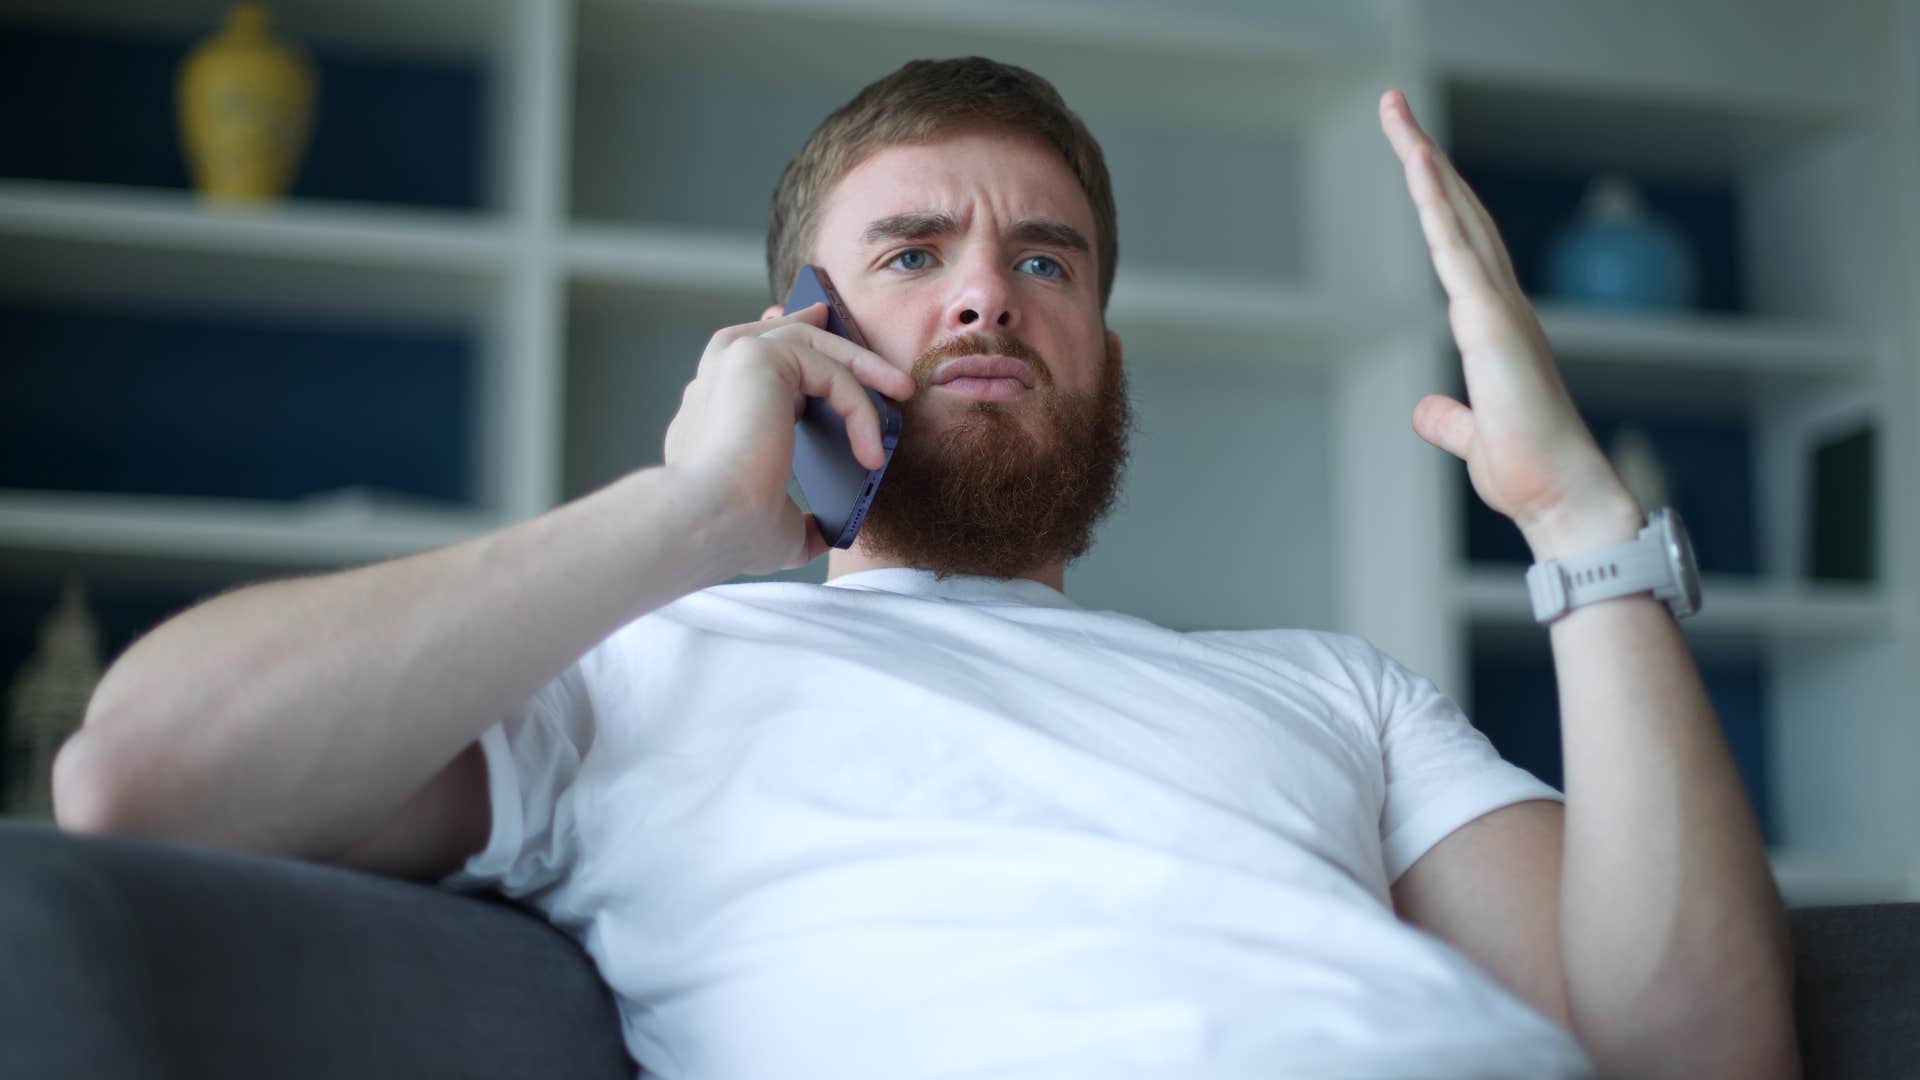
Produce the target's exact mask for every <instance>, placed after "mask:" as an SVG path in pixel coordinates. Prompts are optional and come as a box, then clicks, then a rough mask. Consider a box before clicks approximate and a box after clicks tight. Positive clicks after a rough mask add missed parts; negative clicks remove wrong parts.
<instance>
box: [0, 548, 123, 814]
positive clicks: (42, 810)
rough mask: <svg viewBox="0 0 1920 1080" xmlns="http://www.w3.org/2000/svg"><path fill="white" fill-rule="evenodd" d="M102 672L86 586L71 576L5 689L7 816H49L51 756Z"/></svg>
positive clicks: (77, 719)
mask: <svg viewBox="0 0 1920 1080" xmlns="http://www.w3.org/2000/svg"><path fill="white" fill-rule="evenodd" d="M100 672H101V667H100V630H99V627H97V626H95V625H94V621H93V616H92V615H91V614H90V613H88V611H87V599H86V589H85V587H84V586H82V585H81V583H80V581H79V579H77V578H69V579H68V580H67V583H66V585H65V586H64V587H63V588H62V589H61V591H60V602H59V604H57V605H56V606H55V607H54V609H53V613H52V614H51V615H49V616H47V620H46V621H45V622H43V623H41V624H40V645H39V647H38V648H36V649H35V650H34V652H33V655H31V656H29V657H27V661H26V663H24V664H22V665H20V672H19V674H18V675H16V676H15V677H14V680H13V685H12V687H10V688H9V689H8V691H7V732H6V735H7V742H6V763H7V774H6V807H5V809H6V812H7V813H8V814H18V815H28V816H34V817H52V816H53V756H54V754H55V753H57V752H58V751H59V749H60V744H61V743H62V742H63V741H65V740H66V737H67V736H68V735H69V734H70V733H72V732H73V731H75V730H77V729H78V728H79V727H80V721H81V720H82V719H83V718H84V717H85V716H86V713H87V700H88V699H89V698H91V697H92V696H93V688H94V687H95V686H96V685H98V684H99V682H100Z"/></svg>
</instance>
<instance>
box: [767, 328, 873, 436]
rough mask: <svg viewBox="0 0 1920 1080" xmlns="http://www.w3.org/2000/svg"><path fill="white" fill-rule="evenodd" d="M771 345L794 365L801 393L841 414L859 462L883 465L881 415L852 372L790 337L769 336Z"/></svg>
mask: <svg viewBox="0 0 1920 1080" xmlns="http://www.w3.org/2000/svg"><path fill="white" fill-rule="evenodd" d="M829 336H831V335H829ZM772 344H774V345H775V346H776V347H778V348H779V349H780V351H781V353H782V354H783V355H784V356H786V357H787V359H788V361H789V362H790V363H791V364H792V365H793V368H794V373H795V375H796V382H797V384H798V388H799V390H800V392H801V393H802V394H806V395H808V396H809V397H817V398H824V399H825V400H826V402H827V407H828V408H830V409H832V410H833V411H834V412H836V413H839V414H840V419H841V420H842V422H844V423H845V424H846V426H847V438H848V440H849V441H851V442H852V443H853V456H854V457H855V458H857V459H858V460H859V461H860V464H862V465H865V466H866V467H867V468H869V469H878V468H880V467H881V466H882V465H885V464H886V463H887V452H886V449H885V447H883V446H882V445H881V444H880V414H879V413H878V412H877V411H875V409H874V407H873V400H872V399H871V398H869V397H867V392H866V390H865V389H864V388H862V386H861V384H860V381H859V380H858V379H856V378H854V376H853V372H852V371H851V370H849V369H848V368H847V367H846V366H845V365H844V364H841V363H839V362H838V361H836V360H834V359H833V358H832V357H829V356H825V355H822V354H821V353H819V352H816V351H814V350H813V349H810V348H807V347H805V344H803V343H802V342H799V341H796V340H793V339H792V338H791V337H785V338H776V339H772ZM849 344H851V343H850V342H849Z"/></svg>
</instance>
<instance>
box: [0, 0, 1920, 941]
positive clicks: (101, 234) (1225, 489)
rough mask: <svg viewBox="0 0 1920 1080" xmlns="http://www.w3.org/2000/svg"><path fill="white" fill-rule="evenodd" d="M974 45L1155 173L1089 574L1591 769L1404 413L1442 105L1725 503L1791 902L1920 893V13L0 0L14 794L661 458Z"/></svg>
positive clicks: (1604, 381) (1499, 195)
mask: <svg viewBox="0 0 1920 1080" xmlns="http://www.w3.org/2000/svg"><path fill="white" fill-rule="evenodd" d="M967 54H981V55H987V56H992V57H995V58H998V59H1002V60H1007V61H1010V62H1014V63H1018V64H1022V65H1025V66H1027V67H1030V68H1032V69H1034V70H1035V71H1038V72H1039V73H1041V74H1043V75H1045V76H1047V77H1048V78H1049V79H1051V80H1052V81H1053V82H1054V83H1055V84H1056V85H1057V86H1058V87H1059V88H1060V89H1061V91H1062V92H1063V94H1064V95H1065V97H1066V99H1067V101H1068V103H1069V104H1070V105H1071V106H1073V107H1074V108H1075V110H1076V111H1078V112H1079V113H1080V114H1081V116H1082V117H1083V118H1084V119H1085V120H1086V121H1087V123H1088V124H1089V126H1090V127H1091V128H1092V130H1093V132H1094V134H1095V135H1096V136H1097V137H1098V138H1100V139H1101V141H1102V143H1103V145H1104V147H1105V150H1106V153H1107V157H1108V162H1109V165H1110V167H1111V168H1112V171H1113V178H1114V186H1115V190H1116V195H1117V197H1118V201H1119V205H1120V210H1121V213H1120V230H1121V237H1120V250H1121V253H1122V258H1121V261H1120V273H1119V278H1118V282H1117V285H1116V289H1115V292H1114V298H1113V303H1112V307H1111V309H1110V311H1109V321H1110V323H1111V325H1112V326H1113V327H1114V328H1115V329H1116V330H1117V331H1119V333H1120V334H1121V335H1122V337H1123V338H1125V339H1126V341H1127V344H1128V349H1127V357H1128V364H1129V368H1130V375H1131V380H1132V384H1133V389H1134V393H1135V397H1136V410H1137V413H1138V416H1139V421H1140V430H1139V435H1138V438H1137V441H1136V443H1135V445H1134V450H1133V458H1132V464H1131V467H1130V471H1129V473H1128V479H1127V483H1126V488H1125V491H1124V495H1123V502H1122V505H1121V507H1120V508H1119V510H1118V511H1117V512H1116V513H1115V515H1114V516H1113V517H1112V518H1111V519H1110V520H1109V521H1108V522H1107V524H1106V525H1105V526H1104V527H1103V528H1102V530H1101V533H1100V536H1099V540H1098V544H1097V546H1096V548H1095V550H1094V551H1093V553H1092V554H1090V555H1089V556H1087V557H1086V558H1085V559H1084V560H1082V561H1081V562H1079V563H1076V564H1075V565H1074V566H1073V567H1071V568H1069V571H1068V580H1067V588H1068V592H1069V593H1070V594H1071V595H1072V596H1073V597H1074V598H1075V599H1076V600H1077V601H1078V602H1080V603H1081V604H1083V605H1085V606H1088V607H1095V608H1112V609H1117V610H1123V611H1128V612H1132V613H1135V614H1138V615H1141V616H1144V617H1147V618H1151V619H1153V620H1155V621H1158V622H1160V623H1163V624H1165V625H1169V626H1174V627H1178V628H1194V629H1198V628H1242V627H1263V626H1313V627H1325V628H1332V629H1339V630H1344V631H1349V632H1354V633H1359V634H1363V635H1365V636H1366V637H1368V638H1370V639H1371V640H1373V641H1375V642H1376V643H1377V644H1379V645H1381V646H1382V647H1383V648H1385V649H1387V650H1388V651H1389V652H1391V653H1393V654H1394V655H1396V656H1397V657H1399V658H1400V659H1401V660H1402V661H1404V662H1406V663H1407V664H1409V665H1410V666H1412V667H1414V668H1415V669H1416V670H1419V671H1422V672H1424V673H1426V674H1429V675H1430V676H1431V677H1432V678H1433V679H1434V680H1435V681H1436V682H1437V683H1438V684H1439V685H1440V686H1441V687H1442V689H1444V690H1446V691H1447V692H1448V693H1450V694H1452V695H1453V696H1455V697H1456V698H1458V699H1459V700H1460V701H1462V702H1463V703H1464V704H1465V705H1466V706H1467V707H1468V711H1469V712H1470V714H1472V715H1473V716H1474V718H1475V722H1476V723H1477V724H1479V725H1480V726H1481V727H1482V728H1483V729H1484V730H1486V731H1487V732H1488V733H1489V735H1490V736H1491V737H1492V738H1493V739H1494V741H1495V743H1496V744H1497V745H1499V746H1500V747H1501V749H1502V751H1503V752H1504V753H1506V754H1507V755H1508V756H1509V757H1510V758H1512V759H1514V760H1515V761H1518V762H1520V763H1521V764H1523V765H1525V766H1526V767H1527V768H1529V769H1532V770H1534V771H1535V772H1537V773H1539V774H1540V775H1541V776H1543V777H1545V778H1546V779H1548V780H1549V781H1550V782H1553V783H1556V784H1558V783H1559V782H1560V778H1561V773H1560V760H1559V740H1558V730H1557V706H1556V702H1555V697H1554V684H1553V674H1552V669H1551V665H1550V662H1549V657H1548V653H1547V639H1546V635H1545V633H1544V631H1542V630H1541V629H1540V628H1538V627H1536V626H1534V625H1533V623H1532V621H1531V619H1530V617H1529V613H1528V609H1527V603H1526V596H1525V590H1524V587H1523V585H1522V583H1521V572H1522V570H1523V569H1524V566H1525V563H1526V561H1527V552H1526V548H1525V546H1524V544H1522V543H1521V542H1520V538H1519V535H1518V533H1517V532H1516V531H1515V530H1514V529H1513V528H1512V526H1511V525H1509V524H1508V523H1507V522H1506V521H1505V520H1504V519H1501V518H1499V517H1497V516H1495V515H1493V514H1491V513H1490V512H1488V511H1486V510H1485V509H1484V508H1483V507H1481V506H1480V505H1479V504H1478V503H1477V500H1476V499H1475V498H1474V497H1473V495H1472V492H1471V490H1470V488H1469V487H1468V485H1467V483H1466V479H1465V474H1464V471H1463V469H1462V468H1461V467H1459V466H1458V465H1457V463H1455V462H1453V461H1452V460H1451V459H1449V458H1447V457H1446V455H1444V454H1441V453H1440V452H1439V451H1436V450H1433V449H1432V448H1430V447H1428V446H1426V445H1425V444H1424V443H1422V442H1420V441H1419V440H1418V439H1417V438H1416V437H1415V436H1414V435H1413V434H1412V432H1411V429H1410V428H1409V426H1408V416H1409V414H1410V412H1411V410H1412V407H1413V405H1414V403H1415V402H1416V401H1418V400H1419V398H1420V397H1421V396H1422V395H1423V394H1425V393H1428V392H1432V391H1436V390H1438V391H1444V392H1451V393H1456V394H1458V393H1461V390H1460V376H1459V368H1458V356H1457V354H1456V353H1455V351H1454V350H1453V346H1452V340H1451V336H1450V334H1449V332H1448V329H1447V325H1446V317H1445V307H1444V299H1443V297H1442V295H1441V293H1440V291H1439V289H1438V285H1437V282H1436V281H1435V279H1434V277H1433V274H1432V271H1431V268H1430V265H1429V263H1428V260H1427V257H1426V251H1425V247H1424V244H1423V241H1422V239H1421V237H1420V233H1419V228H1418V223H1417V221H1416V219H1415V217H1414V215H1413V212H1412V209H1411V205H1410V203H1409V201H1408V199H1407V196H1406V192H1405V187H1404V183H1403V181H1402V177H1401V173H1400V171H1399V168H1398V166H1397V164H1396V162H1395V161H1394V159H1393V156H1392V154H1391V152H1390V150H1389V149H1388V147H1387V145H1386V143H1385V141H1384V139H1383V138H1382V136H1381V135H1380V131H1379V126H1378V121H1377V117H1376V112H1375V109H1376V104H1377V101H1378V98H1379V95H1380V93H1381V91H1382V90H1384V89H1385V88H1387V87H1400V88H1402V89H1404V90H1405V91H1406V92H1407V94H1408V97H1409V99H1410V100H1411V102H1412V104H1413V107H1414V110H1415V112H1416V115H1418V116H1419V117H1420V119H1421V121H1422V122H1423V123H1424V124H1425V125H1426V126H1427V127H1428V129H1429V130H1431V131H1433V132H1434V133H1435V135H1436V137H1438V138H1440V139H1441V141H1442V142H1443V143H1444V144H1445V145H1446V146H1447V148H1448V149H1449V151H1450V153H1451V154H1452V155H1453V156H1454V158H1455V160H1456V161H1457V163H1458V164H1459V166H1460V168H1461V170H1462V172H1463V173H1464V174H1465V175H1466V176H1467V177H1468V179H1469V180H1470V181H1471V182H1472V183H1473V184H1474V186H1475V188H1476V189H1477V190H1478V191H1479V192H1480V194H1481V196H1482V197H1483V199H1484V200H1485V202H1486V203H1487V205H1488V207H1489V209H1490V210H1491V212H1492V214H1493V215H1494V217H1495V218H1496V220H1497V221H1498V222H1499V224H1500V226H1501V229H1502V231H1503V233H1504V235H1505V237H1506V239H1507V241H1508V244H1509V246H1510V248H1511V250H1512V253H1513V256H1514V259H1515V263H1516V266H1517V270H1518V273H1519V275H1520V277H1521V280H1522V283H1523V284H1524V285H1525V286H1526V288H1527V289H1528V291H1529V293H1530V294H1531V295H1532V296H1533V297H1534V298H1535V300H1536V304H1537V307H1538V309H1539V311H1540V313H1541V317H1542V321H1543V324H1544V325H1545V327H1546V329H1547V332H1548V336H1549V338H1550V339H1551V340H1552V342H1553V344H1554V346H1555V350H1556V353H1557V355H1558V356H1559V359H1560V361H1561V364H1562V366H1563V369H1564V371H1565V373H1566V376H1567V380H1568V382H1569V385H1570V386H1571V387H1572V388H1573V390H1574V393H1575V397H1576V400H1577V401H1578V402H1579V404H1580V406H1581V408H1582V410H1583V412H1585V414H1586V416H1587V418H1588V420H1589V422H1590V424H1591V425H1592V426H1593V428H1594V430H1595V432H1596V434H1597V435H1598V436H1599V438H1600V440H1601V442H1602V444H1603V446H1604V447H1606V448H1607V449H1608V451H1609V453H1610V454H1612V455H1613V456H1614V459H1615V461H1616V463H1617V464H1618V465H1619V467H1620V469H1621V471H1622V474H1623V475H1625V476H1627V477H1628V478H1629V480H1630V481H1631V483H1632V484H1633V486H1634V488H1635V490H1636V493H1638V494H1639V495H1640V496H1641V498H1642V499H1643V501H1644V502H1646V503H1647V504H1648V505H1663V504H1667V505H1672V506H1675V507H1677V508H1678V509H1679V511H1680V512H1681V513H1682V514H1683V515H1684V516H1685V518H1686V519H1687V521H1688V522H1689V524H1690V525H1691V527H1692V530H1693V533H1694V537H1695V542H1696V545H1697V549H1698V553H1699V558H1700V562H1701V564H1702V567H1703V569H1704V571H1705V573H1706V575H1707V586H1706V604H1705V610H1704V611H1703V613H1702V614H1701V615H1700V616H1699V617H1698V618H1696V619H1694V620H1691V621H1690V622H1689V623H1688V624H1687V630H1688V634H1689V638H1690V640H1691V641H1692V642H1693V644H1694V647H1695V651H1696V655H1697V656H1698V657H1699V659H1700V662H1701V666H1702V669H1703V672H1704V673H1705V675H1706V678H1707V682H1708V686H1709V690H1710V692H1711V694H1712V696H1713V699H1714V703H1715V706H1716V709H1717V711H1718V713H1719V715H1720V718H1721V722H1722V724H1723V725H1724V727H1725V729H1726V732H1727V735H1728V739H1729V743H1730V745H1732V747H1733V748H1734V751H1735V756H1736V758H1737V759H1738V763H1739V766H1740V769H1741V773H1742V776H1743V779H1744V780H1745V781H1746V784H1747V789H1748V792H1749V795H1750V796H1751V797H1752V799H1753V802H1754V806H1755V810H1756V813H1757V814H1758V815H1759V816H1760V819H1761V821H1762V824H1763V828H1764V830H1765V832H1766V835H1767V838H1768V842H1769V844H1770V845H1771V847H1772V849H1773V851H1774V855H1775V866H1776V870H1777V872H1778V875H1779V878H1780V881H1781V883H1782V885H1783V888H1784V889H1785V890H1786V892H1787V895H1788V898H1789V900H1791V901H1794V902H1800V903H1811V902H1818V901H1835V900H1867V899H1882V898H1920V843H1917V842H1916V841H1915V840H1914V839H1913V835H1914V832H1913V826H1914V822H1915V821H1916V820H1920V783H1917V782H1916V774H1920V725H1916V724H1915V722H1914V720H1915V714H1916V705H1915V702H1916V701H1920V586H1917V585H1916V583H1917V582H1920V542H1916V541H1915V540H1914V539H1913V536H1914V533H1915V527H1916V525H1920V443H1917V442H1916V416H1917V414H1920V379H1916V369H1917V368H1920V359H1917V358H1920V305H1916V304H1915V303H1914V298H1915V296H1916V295H1917V294H1920V3H1916V2H1914V0H1852V2H1838V3H1832V4H1823V5H1812V4H1805V3H1799V2H1793V0H1692V2H1658V3H1657V2H1652V0H1628V2H1618V3H1613V4H1607V5H1594V4H1580V3H1574V2H1571V0H1566V2H1542V0H1433V2H1425V3H1421V2H1395V0H1313V2H1296V3H1279V2H1260V3H1256V2H1254V0H1187V2H1185V3H1182V4H1181V5H1179V11H1178V14H1177V15H1176V14H1174V13H1173V5H1171V4H1158V3H1149V2H1147V0H1107V2H1095V0H929V2H924V3H916V4H913V5H899V4H893V3H881V2H879V0H681V2H672V3H668V2H640V0H284V2H281V3H275V4H272V5H249V4H239V5H235V4H231V3H227V2H225V0H165V2H162V0H0V100H5V101H7V102H9V107H8V108H7V109H6V110H4V111H0V681H4V683H5V685H6V686H7V687H8V693H7V698H6V702H5V704H6V725H7V726H6V732H7V738H6V740H5V742H4V745H0V766H4V769H0V777H3V778H4V780H3V781H0V796H4V800H5V802H4V805H5V807H6V810H7V812H9V813H15V814H35V813H42V814H43V813H45V798H46V792H45V788H46V781H45V769H46V764H47V762H48V761H49V760H50V755H51V753H52V751H53V749H54V748H55V747H57V745H58V742H59V740H60V739H61V738H62V737H64V734H65V732H66V731H68V730H70V729H71V728H72V726H73V725H75V724H77V722H78V719H79V716H80V714H81V712H82V711H83V710H84V705H85V701H86V696H87V694H88V693H89V692H90V691H91V688H92V686H93V683H94V681H95V680H97V678H98V675H99V671H100V669H101V667H102V666H103V665H105V664H107V663H110V662H111V660H112V658H113V657H114V655H116V654H117V653H118V652H119V650H121V649H122V648H124V647H125V646H126V644H127V643H128V642H129V641H131V640H132V639H133V638H134V637H135V636H137V635H138V634H140V633H141V632H143V631H144V630H145V629H147V628H149V627H151V626H152V625H153V624H155V623H156V622H157V621H159V620H161V619H163V618H165V617H167V616H168V615H170V614H172V613H174V612H177V611H179V610H180V609H182V608H184V607H185V606H187V605H189V604H192V603H194V602H195V601H197V600H199V599H203V598H205V597H207V596H209V595H211V594H213V593H216V592H218V591H220V590H223V589H226V588H230V587H233V586H235V585H239V584H242V583H245V582H249V581H258V580H262V579H266V578H272V577H279V576H285V575H290V574H296V573H307V572H312V571H316V570H325V569H329V568H338V567H344V566H350V565H354V564H359V563H364V562H368V561H372V560H378V559H383V558H389V557H393V556H396V555H401V554H404V553H407V552H412V551H418V550H422V549H426V548H431V547H435V546H439V545H443V544H446V543H450V542H453V541H455V540H458V539H461V538H464V537H467V536H471V535H474V534H476V533H479V532H483V531H486V530H488V529H491V528H495V527H498V526H500V525H502V524H505V523H508V522H511V521H515V520H519V519H522V518H525V517H529V516H532V515H535V514H538V513H540V512H541V511H543V510H545V509H547V508H550V507H552V506H555V505H557V504H559V503H561V502H563V501H565V500H568V499H571V498H573V497H576V496H579V495H582V494H585V493H586V492H588V491H591V490H593V489H594V488H596V487H598V486H600V485H602V484H604V483H606V482H608V481H611V480H613V479H615V478H616V477H618V476H620V475H622V474H624V473H626V472H629V471H631V470H633V469H637V468H641V467H644V466H647V465H650V464H654V463H657V462H658V461H659V460H660V445H661V439H662V437H663V434H664V431H665V427H666V423H667V421H668V420H669V418H670V417H671V416H672V415H673V413H674V411H675V410H676V409H677V407H678V403H679V394H680V389H681V387H682V386H684V385H685V383H686V382H687V381H688V379H690V378H691V376H692V372H693V368H694V366H695V364H696V362H697V360H698V358H699V355H700V352H701V349H702V347H703V346H704V344H705V342H706V340H707V338H708V337H709V336H710V335H711V334H712V332H713V331H714V330H716V329H718V328H719V327H722V326H725V325H730V324H734V323H739V322H744V321H748V320H750V319H753V318H755V317H757V315H758V312H759V311H760V309H761V308H762V307H763V306H764V305H765V304H766V303H768V302H769V301H770V299H771V298H770V297H769V296H768V294H767V286H766V283H765V269H764V264H763V261H762V251H763V248H762V244H763V240H764V229H765V223H766V215H767V205H768V198H769V196H770V194H771V192H772V188H773V185H774V182H775V181H776V180H777V179H778V177H779V175H780V172H781V169H782V168H783V167H784V165H785V163H786V162H787V161H788V159H789V158H790V157H791V156H792V155H793V154H794V153H795V152H796V151H797V150H798V149H799V147H800V145H801V143H802V142H803V141H804V139H805V138H806V136H807V134H808V133H809V132H810V131H811V130H812V128H813V127H814V125H815V124H817V123H818V122H819V121H820V120H821V119H822V118H823V117H824V116H825V115H826V114H827V113H828V112H829V111H830V110H831V109H833V108H834V107H836V106H838V105H839V104H841V103H842V102H844V101H845V100H846V99H847V98H849V97H851V96H852V94H853V93H854V92H855V91H857V90H858V89H859V88H860V87H861V86H863V85H864V84H866V83H867V82H869V81H871V80H872V79H874V78H877V77H879V76H880V75H883V74H885V73H886V72H888V71H890V70H892V69H893V68H895V67H897V66H898V65H899V64H900V63H902V62H904V61H906V60H908V59H913V58H916V57H922V56H955V55H967ZM824 570H825V563H824V560H822V561H821V562H820V563H818V564H816V565H815V566H812V567H809V568H807V569H806V570H803V571H799V572H796V573H794V574H792V575H787V576H791V577H795V578H798V579H802V580H820V579H821V577H822V576H823V574H824Z"/></svg>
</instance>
